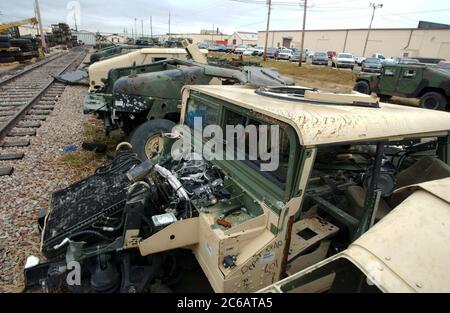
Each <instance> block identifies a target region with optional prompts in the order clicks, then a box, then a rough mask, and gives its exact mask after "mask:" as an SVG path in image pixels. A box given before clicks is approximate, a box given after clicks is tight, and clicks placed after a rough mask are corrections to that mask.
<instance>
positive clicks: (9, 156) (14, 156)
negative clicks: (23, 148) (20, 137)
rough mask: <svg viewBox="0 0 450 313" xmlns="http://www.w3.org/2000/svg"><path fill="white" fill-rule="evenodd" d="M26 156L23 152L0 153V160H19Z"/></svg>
mask: <svg viewBox="0 0 450 313" xmlns="http://www.w3.org/2000/svg"><path fill="white" fill-rule="evenodd" d="M23 156H24V153H23V152H19V153H0V160H2V161H4V160H19V159H22V158H23Z"/></svg>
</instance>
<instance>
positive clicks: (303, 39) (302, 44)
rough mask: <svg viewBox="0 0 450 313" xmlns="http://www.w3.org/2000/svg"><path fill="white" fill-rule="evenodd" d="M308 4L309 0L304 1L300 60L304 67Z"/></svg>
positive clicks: (299, 62)
mask: <svg viewBox="0 0 450 313" xmlns="http://www.w3.org/2000/svg"><path fill="white" fill-rule="evenodd" d="M307 5H308V0H304V1H303V27H302V41H301V43H300V60H298V66H299V67H302V59H303V46H304V45H305V27H306V6H307Z"/></svg>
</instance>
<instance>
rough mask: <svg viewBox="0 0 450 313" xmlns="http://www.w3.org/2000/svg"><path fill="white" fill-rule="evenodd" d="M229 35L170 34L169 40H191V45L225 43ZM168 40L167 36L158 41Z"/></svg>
mask: <svg viewBox="0 0 450 313" xmlns="http://www.w3.org/2000/svg"><path fill="white" fill-rule="evenodd" d="M228 37H230V35H225V34H216V33H215V34H192V33H188V34H170V38H191V39H192V43H199V42H212V41H225V40H227V39H228ZM168 39H169V35H167V34H166V35H163V36H160V40H162V41H165V40H168Z"/></svg>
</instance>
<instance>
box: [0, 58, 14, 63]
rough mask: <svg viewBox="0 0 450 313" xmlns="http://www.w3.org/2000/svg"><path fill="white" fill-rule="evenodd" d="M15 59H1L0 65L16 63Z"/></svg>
mask: <svg viewBox="0 0 450 313" xmlns="http://www.w3.org/2000/svg"><path fill="white" fill-rule="evenodd" d="M14 61H15V59H14V58H13V57H3V58H0V63H11V62H14Z"/></svg>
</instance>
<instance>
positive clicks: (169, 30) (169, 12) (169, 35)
mask: <svg viewBox="0 0 450 313" xmlns="http://www.w3.org/2000/svg"><path fill="white" fill-rule="evenodd" d="M169 40H170V11H169Z"/></svg>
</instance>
